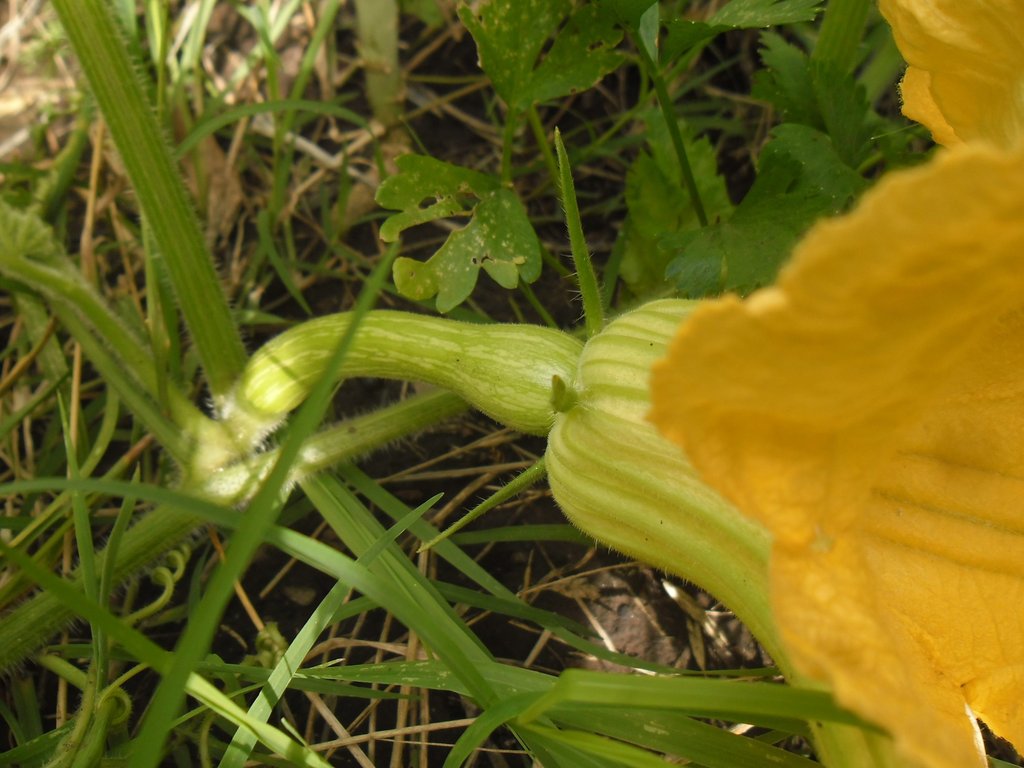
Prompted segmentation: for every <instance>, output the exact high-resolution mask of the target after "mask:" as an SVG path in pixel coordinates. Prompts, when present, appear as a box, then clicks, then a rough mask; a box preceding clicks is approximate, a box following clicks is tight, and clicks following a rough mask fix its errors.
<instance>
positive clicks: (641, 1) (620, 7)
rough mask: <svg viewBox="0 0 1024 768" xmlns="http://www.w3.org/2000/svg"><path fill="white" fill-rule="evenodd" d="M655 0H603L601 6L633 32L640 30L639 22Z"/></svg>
mask: <svg viewBox="0 0 1024 768" xmlns="http://www.w3.org/2000/svg"><path fill="white" fill-rule="evenodd" d="M654 4H655V0H603V2H602V3H601V5H602V6H603V7H605V8H607V9H608V10H609V11H611V12H612V14H614V16H615V18H616V19H617V20H618V22H619V23H620V24H624V25H625V26H627V27H629V29H630V31H632V32H635V31H637V30H639V28H640V20H641V19H642V18H643V15H644V14H645V13H647V11H648V9H649V8H650V7H651V6H652V5H654Z"/></svg>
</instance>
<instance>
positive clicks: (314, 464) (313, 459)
mask: <svg viewBox="0 0 1024 768" xmlns="http://www.w3.org/2000/svg"><path fill="white" fill-rule="evenodd" d="M464 407H465V405H464V404H463V403H462V402H461V401H460V399H459V398H457V397H456V396H455V395H452V394H450V393H447V392H434V393H429V394H425V395H417V396H415V397H412V398H409V399H408V400H405V401H404V402H402V403H399V404H397V405H393V406H390V407H387V408H382V409H380V410H379V411H374V412H373V413H371V414H368V415H366V416H361V417H358V418H355V419H351V420H349V421H346V422H343V423H342V424H339V425H337V426H336V427H334V428H332V429H329V430H327V431H326V432H324V433H322V434H320V435H316V436H314V437H312V438H310V440H309V441H307V442H306V443H305V444H304V446H303V450H302V451H301V452H300V454H301V455H305V456H306V458H305V460H304V461H300V462H298V463H297V464H296V465H295V466H294V467H293V472H294V473H297V475H298V476H301V475H302V474H308V473H309V472H310V471H312V470H314V469H316V468H319V467H323V466H327V465H328V460H329V461H330V462H331V463H339V462H342V461H346V460H351V459H354V458H357V457H359V456H362V455H365V454H367V453H369V452H371V451H373V450H375V449H377V448H380V447H381V446H384V445H387V444H388V443H390V442H391V441H393V440H397V439H399V438H401V437H404V436H406V435H409V434H412V433H414V432H418V431H420V430H423V429H425V428H427V427H429V426H431V425H433V424H436V423H438V422H439V421H442V420H444V419H446V418H448V417H449V416H451V415H452V414H453V413H457V412H459V411H460V410H461V409H463V408H464ZM307 451H308V455H307ZM321 451H323V454H322V455H320V456H317V455H316V454H317V453H319V452H321ZM273 461H274V453H273V452H271V453H270V454H268V456H267V457H266V458H265V459H262V460H261V461H260V463H259V466H257V467H256V469H257V470H258V469H259V467H260V466H263V463H264V462H266V464H267V465H272V464H273ZM225 472H226V474H225V477H226V478H228V477H233V475H234V474H235V473H236V472H237V470H235V469H231V470H226V471H225ZM298 476H293V479H298ZM259 480H260V478H259V476H256V477H252V476H249V477H246V478H244V479H242V480H238V478H237V477H233V479H231V480H230V482H225V483H223V484H221V485H218V483H217V482H216V478H211V479H209V480H208V482H207V484H206V486H205V487H204V488H193V489H186V490H193V491H197V492H203V493H206V494H208V498H212V499H213V500H214V501H219V502H230V501H231V499H232V498H233V497H234V495H235V492H237V491H238V489H241V490H242V491H246V492H248V491H251V486H253V485H257V484H258V483H259ZM202 523H203V520H202V518H199V517H196V516H194V515H191V514H182V513H181V512H178V511H175V510H173V509H169V508H167V507H157V508H156V509H154V510H153V511H152V512H149V513H148V514H147V515H146V516H145V517H143V518H142V519H140V520H139V522H138V523H136V524H135V525H134V526H132V527H131V528H129V529H128V530H127V531H126V532H125V534H124V536H123V537H122V538H121V540H120V542H119V544H118V549H117V554H116V558H115V559H116V562H115V563H114V565H113V566H112V567H111V566H110V565H109V564H108V563H107V558H108V556H109V554H110V553H109V551H108V550H107V549H103V550H100V551H98V552H97V553H96V567H97V569H98V570H100V571H103V570H104V569H107V568H110V573H111V581H112V582H113V583H118V584H120V583H122V582H124V581H125V580H126V579H128V578H130V577H132V576H133V575H135V574H138V573H139V572H141V571H143V570H144V569H146V568H147V567H149V566H151V565H152V564H153V563H155V562H156V561H158V560H159V559H160V558H161V557H162V556H163V555H164V554H166V553H167V552H169V551H170V550H171V549H173V548H175V547H176V546H178V545H179V544H181V543H182V542H183V541H185V540H186V539H188V538H189V537H190V536H191V535H192V534H193V532H194V531H195V530H196V529H197V528H198V527H199V526H200V525H202ZM72 578H73V579H74V580H75V581H76V583H77V587H78V588H79V589H81V583H80V582H81V577H80V575H79V574H77V573H76V574H74V575H73V576H72ZM72 619H74V612H73V610H72V608H71V607H69V606H68V605H66V604H65V603H63V602H61V600H60V599H58V598H57V597H55V596H54V595H53V594H52V593H50V592H40V593H39V594H37V595H36V596H34V597H33V598H31V599H30V600H27V601H26V602H24V603H22V604H21V605H19V606H18V607H17V608H15V609H14V610H13V611H12V612H11V613H9V614H7V615H6V616H4V620H3V621H0V674H3V673H7V672H8V671H9V670H10V669H12V668H13V667H14V666H16V665H18V664H20V663H22V662H24V660H25V659H27V658H28V657H29V656H31V655H32V654H33V653H34V652H36V651H37V650H39V649H40V648H41V647H43V645H45V644H46V643H47V642H48V641H49V639H50V638H51V637H52V636H53V635H54V634H56V633H57V632H58V631H59V630H60V629H61V628H62V627H64V626H66V625H67V624H68V623H69V622H70V621H71V620H72Z"/></svg>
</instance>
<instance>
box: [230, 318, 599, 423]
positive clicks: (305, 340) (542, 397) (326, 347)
mask: <svg viewBox="0 0 1024 768" xmlns="http://www.w3.org/2000/svg"><path fill="white" fill-rule="evenodd" d="M350 322H351V319H350V316H349V315H348V314H337V315H330V316H327V317H321V318H317V319H314V320H309V321H307V322H305V323H303V324H301V325H299V326H296V327H295V328H292V329H290V330H288V331H285V332H284V333H282V334H280V335H279V336H277V337H276V338H274V339H271V340H270V341H269V342H267V344H265V345H264V346H263V347H262V348H261V349H260V350H259V351H257V352H256V354H254V355H253V356H252V358H251V359H250V361H249V363H248V365H247V366H246V368H245V371H244V372H243V374H242V376H241V378H240V380H239V382H238V385H237V387H236V388H235V390H234V392H233V394H232V396H231V398H230V401H229V403H228V405H227V406H226V408H225V412H224V417H225V419H226V420H228V421H234V423H236V424H238V425H240V427H239V428H240V429H241V430H250V429H254V427H253V426H251V425H252V424H258V425H263V427H264V428H270V427H272V426H273V425H274V424H276V423H277V421H279V420H280V419H281V418H283V417H284V416H285V415H286V414H287V413H288V412H289V411H290V410H292V409H293V408H295V407H296V406H298V405H299V404H300V403H301V402H302V401H303V400H304V399H305V397H306V395H307V394H308V392H309V390H310V387H312V386H313V384H314V383H315V382H316V380H317V378H318V377H319V376H320V375H322V372H323V369H324V365H325V363H326V362H327V359H328V357H329V356H330V354H331V351H332V350H333V349H334V346H335V345H336V344H337V342H338V339H340V338H341V335H342V334H343V333H344V332H345V329H346V328H347V327H348V324H349V323H350ZM582 348H583V345H582V343H581V342H579V341H578V340H576V339H574V338H573V337H571V336H569V335H567V334H565V333H562V332H561V331H556V330H552V329H550V328H543V327H541V326H536V325H502V324H494V325H477V324H473V323H463V322H457V321H454V320H450V319H447V318H437V317H429V316H425V315H414V314H411V313H407V312H393V311H388V310H378V311H373V312H370V313H368V314H367V315H366V316H365V317H364V318H363V319H362V321H361V322H360V324H359V327H358V329H357V331H356V334H355V337H354V339H353V343H352V345H351V347H350V348H349V351H348V354H347V356H346V358H345V366H344V373H345V376H347V377H352V376H375V377H381V378H392V379H402V380H407V381H424V382H427V383H430V384H434V385H437V386H439V387H443V388H445V389H449V390H451V391H453V392H455V393H456V394H458V395H459V396H461V397H462V398H463V399H465V400H466V401H468V402H469V403H471V404H472V405H473V406H474V407H475V408H477V409H478V410H480V411H482V412H483V413H485V414H487V415H488V416H490V417H491V418H493V419H495V420H496V421H499V422H501V423H502V424H505V425H507V426H509V427H512V428H513V429H516V430H519V431H521V432H527V433H530V434H538V435H543V434H547V432H548V431H549V430H550V429H551V425H552V424H553V423H554V409H553V408H552V405H551V386H552V385H551V382H552V377H554V376H559V377H561V378H562V379H563V380H566V381H571V380H572V378H573V377H574V374H575V370H576V362H577V360H578V358H579V355H580V351H581V350H582Z"/></svg>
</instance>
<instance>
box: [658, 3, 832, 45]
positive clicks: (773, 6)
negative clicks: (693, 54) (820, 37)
mask: <svg viewBox="0 0 1024 768" xmlns="http://www.w3.org/2000/svg"><path fill="white" fill-rule="evenodd" d="M821 5H822V0H732V2H731V3H729V4H728V5H726V6H725V7H723V8H721V9H720V10H719V11H718V12H717V13H716V14H715V15H714V16H712V17H711V18H710V19H709V20H708V21H690V20H688V19H676V20H675V21H673V22H671V23H670V24H669V25H668V35H667V36H666V38H665V42H664V45H663V46H662V57H663V59H672V58H675V57H677V56H679V55H680V54H682V53H685V52H686V51H688V50H690V49H691V48H693V47H695V46H697V45H700V44H701V43H704V42H707V41H708V40H710V39H712V38H713V37H716V36H717V35H720V34H721V33H723V32H728V31H729V30H733V29H756V28H758V27H770V26H774V25H778V24H793V23H795V22H798V21H813V20H814V17H815V16H816V15H817V13H818V12H819V11H820V10H821Z"/></svg>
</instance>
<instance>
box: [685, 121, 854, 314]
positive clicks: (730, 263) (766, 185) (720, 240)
mask: <svg viewBox="0 0 1024 768" xmlns="http://www.w3.org/2000/svg"><path fill="white" fill-rule="evenodd" d="M773 134H774V138H773V139H772V140H771V141H770V142H769V143H768V144H767V145H765V148H764V151H763V152H762V153H761V158H760V169H759V173H758V177H757V180H756V181H755V182H754V186H753V187H752V188H751V190H750V192H749V193H748V194H747V196H746V198H744V200H743V202H742V203H741V204H740V205H739V206H738V207H737V208H736V212H735V213H734V214H733V216H732V218H730V219H729V220H728V221H725V222H720V223H719V224H716V225H714V226H712V227H708V228H706V229H703V230H700V231H699V232H697V233H695V234H687V235H683V236H682V237H679V238H676V239H675V240H674V243H673V244H674V245H675V246H676V247H677V248H679V249H680V250H681V251H682V253H681V255H680V256H678V257H677V258H676V259H675V260H673V262H672V263H671V264H670V265H669V269H668V272H667V275H668V277H669V278H671V279H673V280H674V281H675V282H676V284H677V285H678V286H679V289H680V291H681V292H683V293H684V294H686V295H689V296H698V295H705V294H707V293H714V292H716V290H714V289H715V288H716V286H711V285H709V284H708V283H709V281H710V280H713V278H714V277H715V276H716V275H720V276H721V283H720V284H719V285H718V286H717V289H718V290H722V289H724V290H727V291H736V292H739V293H748V292H750V291H752V290H754V289H755V288H758V287H760V286H762V285H766V284H768V283H770V282H771V281H772V280H774V278H775V275H776V273H777V272H778V269H779V267H780V266H781V265H782V263H783V262H784V261H785V259H786V258H787V257H788V256H789V253H790V251H791V249H792V247H793V245H794V244H795V243H796V241H797V239H798V238H799V237H800V235H801V234H803V232H804V231H805V230H806V229H807V228H808V227H809V226H810V225H811V224H812V223H813V222H814V221H815V220H816V219H818V218H820V217H822V216H828V215H833V214H836V213H838V212H840V211H842V210H843V209H844V208H846V207H847V206H848V205H849V203H850V201H851V200H853V198H854V197H856V195H857V194H859V193H860V192H861V191H862V190H863V188H864V187H865V186H866V182H865V181H864V179H862V178H861V177H860V176H859V175H858V174H857V173H856V172H855V171H853V170H852V169H850V167H849V166H847V165H846V164H845V163H844V162H843V161H842V159H841V158H840V157H839V155H838V154H836V151H835V149H834V148H833V147H832V142H831V141H830V140H829V138H828V137H827V136H825V135H824V134H822V133H820V132H819V131H816V130H814V129H813V128H809V127H807V126H802V125H791V124H786V125H781V126H779V127H777V128H776V129H775V130H774V131H773ZM716 266H717V269H716ZM690 280H693V281H694V283H692V284H691V283H689V282H688V281H690ZM709 289H711V290H709Z"/></svg>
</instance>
